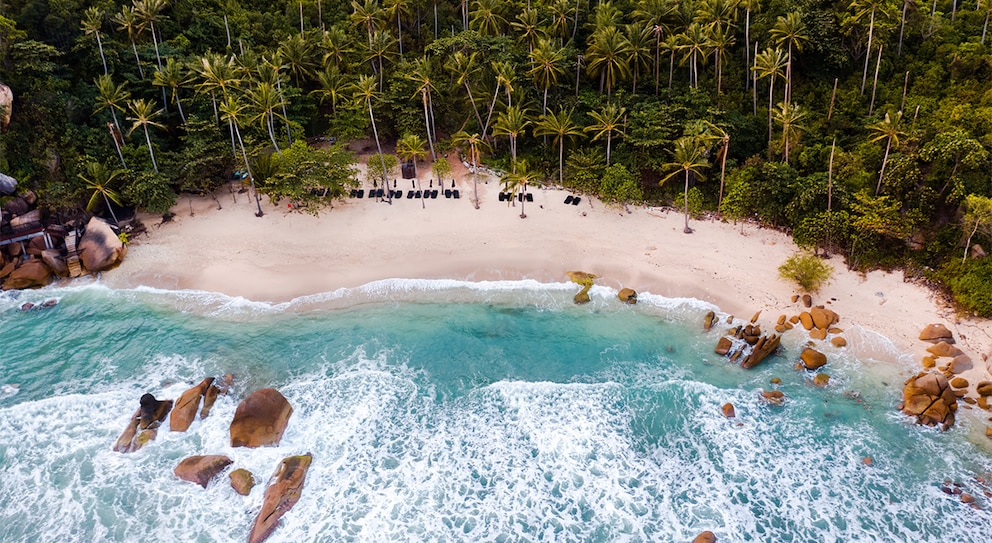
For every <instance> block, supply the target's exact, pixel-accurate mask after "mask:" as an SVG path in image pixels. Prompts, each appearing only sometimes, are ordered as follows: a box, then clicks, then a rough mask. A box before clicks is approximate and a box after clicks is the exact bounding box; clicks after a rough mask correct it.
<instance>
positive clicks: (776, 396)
mask: <svg viewBox="0 0 992 543" xmlns="http://www.w3.org/2000/svg"><path fill="white" fill-rule="evenodd" d="M761 399H762V400H764V401H766V402H768V403H770V404H772V405H782V404H783V403H785V394H784V393H782V391H781V390H762V391H761Z"/></svg>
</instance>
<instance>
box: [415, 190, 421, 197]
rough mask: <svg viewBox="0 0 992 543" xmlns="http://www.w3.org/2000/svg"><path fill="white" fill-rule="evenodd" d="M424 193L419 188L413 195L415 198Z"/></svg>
mask: <svg viewBox="0 0 992 543" xmlns="http://www.w3.org/2000/svg"><path fill="white" fill-rule="evenodd" d="M422 194H423V193H422V192H420V191H419V190H418V191H417V192H416V193H415V194H414V195H413V197H414V198H420V197H421V195H422Z"/></svg>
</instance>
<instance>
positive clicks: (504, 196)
mask: <svg viewBox="0 0 992 543" xmlns="http://www.w3.org/2000/svg"><path fill="white" fill-rule="evenodd" d="M498 196H499V201H500V202H502V201H503V200H506V194H504V193H502V192H501V193H499V195H498Z"/></svg>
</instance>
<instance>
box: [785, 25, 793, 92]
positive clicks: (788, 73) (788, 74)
mask: <svg viewBox="0 0 992 543" xmlns="http://www.w3.org/2000/svg"><path fill="white" fill-rule="evenodd" d="M791 101H792V42H791V41H790V42H789V60H787V61H786V62H785V105H789V104H790V103H791Z"/></svg>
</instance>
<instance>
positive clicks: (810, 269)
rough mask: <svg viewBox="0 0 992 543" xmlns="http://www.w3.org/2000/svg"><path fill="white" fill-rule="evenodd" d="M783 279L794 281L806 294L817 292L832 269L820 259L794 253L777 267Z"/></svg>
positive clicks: (832, 271) (827, 278)
mask: <svg viewBox="0 0 992 543" xmlns="http://www.w3.org/2000/svg"><path fill="white" fill-rule="evenodd" d="M778 273H779V275H781V276H782V278H783V279H787V280H791V281H795V282H796V283H797V284H798V285H799V287H800V288H802V289H803V290H805V291H806V292H819V290H820V287H822V286H823V285H824V284H825V283H827V281H829V280H830V276H831V275H833V273H834V269H833V267H831V266H830V264H827V263H826V262H824V261H823V260H821V259H820V258H817V257H816V256H813V255H811V254H808V253H796V254H794V255H792V256H790V257H789V259H788V260H786V261H785V263H784V264H782V265H781V266H779V267H778Z"/></svg>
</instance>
